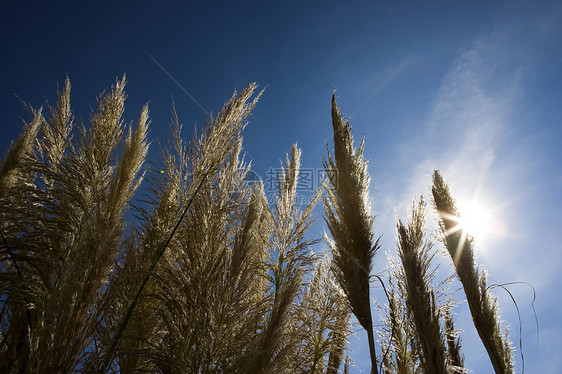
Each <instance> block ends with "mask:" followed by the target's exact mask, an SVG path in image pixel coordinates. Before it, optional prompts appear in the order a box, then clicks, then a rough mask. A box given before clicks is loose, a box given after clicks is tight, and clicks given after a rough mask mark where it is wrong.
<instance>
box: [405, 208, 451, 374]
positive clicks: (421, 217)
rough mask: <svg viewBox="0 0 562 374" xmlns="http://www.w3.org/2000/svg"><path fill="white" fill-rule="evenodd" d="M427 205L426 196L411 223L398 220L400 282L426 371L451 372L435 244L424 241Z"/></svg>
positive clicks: (422, 364) (414, 212)
mask: <svg viewBox="0 0 562 374" xmlns="http://www.w3.org/2000/svg"><path fill="white" fill-rule="evenodd" d="M425 215H426V207H425V202H424V201H423V199H420V200H419V202H418V203H417V204H415V203H414V206H413V207H412V212H411V215H410V218H409V220H408V223H407V225H405V224H404V223H402V221H401V220H400V219H398V220H397V223H396V229H397V231H398V256H399V257H400V260H401V263H402V266H401V269H400V277H399V278H398V282H400V284H401V285H402V287H403V289H404V294H405V296H406V300H405V302H406V307H407V310H408V314H409V316H410V318H411V319H412V320H413V322H414V325H415V329H414V331H415V335H416V342H417V343H418V344H419V349H420V350H421V352H422V354H421V355H420V357H421V367H422V368H423V371H424V372H426V373H447V366H446V352H445V344H444V342H443V338H442V336H441V326H440V322H439V320H440V313H439V311H438V309H437V306H436V303H435V292H434V290H433V289H432V287H431V283H432V278H433V274H431V272H430V269H429V268H430V264H431V259H432V257H433V255H432V254H431V243H428V242H425V243H424V233H425V230H424V222H425Z"/></svg>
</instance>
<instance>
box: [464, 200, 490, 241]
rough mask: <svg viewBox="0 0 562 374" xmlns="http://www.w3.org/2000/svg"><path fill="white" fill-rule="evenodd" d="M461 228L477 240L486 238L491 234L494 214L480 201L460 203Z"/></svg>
mask: <svg viewBox="0 0 562 374" xmlns="http://www.w3.org/2000/svg"><path fill="white" fill-rule="evenodd" d="M458 209H459V217H458V225H459V229H462V230H463V231H465V232H466V233H467V234H468V235H470V236H472V237H474V238H475V239H476V240H480V239H482V240H483V239H484V238H485V237H486V236H487V235H489V234H490V230H491V221H492V214H491V212H490V211H489V210H487V209H486V208H485V207H483V206H482V205H481V204H480V203H479V202H478V201H476V200H472V201H468V202H464V203H460V204H459V207H458Z"/></svg>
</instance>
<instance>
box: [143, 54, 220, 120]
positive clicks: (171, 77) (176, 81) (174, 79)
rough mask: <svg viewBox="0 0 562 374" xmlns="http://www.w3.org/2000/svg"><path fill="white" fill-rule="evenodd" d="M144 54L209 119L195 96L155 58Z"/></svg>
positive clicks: (207, 113)
mask: <svg viewBox="0 0 562 374" xmlns="http://www.w3.org/2000/svg"><path fill="white" fill-rule="evenodd" d="M145 53H146V55H147V56H148V58H150V59H151V60H152V62H154V64H155V65H156V66H158V68H160V70H162V72H163V73H164V74H166V76H167V77H168V78H170V80H171V81H172V82H174V84H175V85H176V86H178V88H179V89H180V90H181V91H182V92H183V93H184V94H186V95H187V97H189V98H190V99H191V101H193V103H194V104H195V105H197V107H198V108H199V109H201V111H202V112H203V113H205V114H206V115H207V117H210V116H211V114H210V113H209V111H208V110H207V109H206V108H205V107H204V106H203V105H202V104H201V103H200V102H199V100H197V99H196V98H195V96H193V95H192V94H191V93H190V92H189V91H188V90H187V89H186V88H185V87H184V86H183V85H182V84H181V83H180V82H178V80H177V79H176V78H175V77H174V76H173V75H172V74H171V73H170V72H169V71H168V70H167V69H166V68H165V67H164V66H163V65H162V64H161V63H160V62H159V61H158V60H157V59H156V58H154V56H152V55H151V54H150V53H148V52H146V51H145Z"/></svg>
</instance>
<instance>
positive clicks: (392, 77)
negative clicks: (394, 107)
mask: <svg viewBox="0 0 562 374" xmlns="http://www.w3.org/2000/svg"><path fill="white" fill-rule="evenodd" d="M412 58H413V56H410V57H408V58H407V59H406V60H404V62H403V63H402V64H401V65H400V66H398V68H396V69H395V70H394V71H393V72H392V73H391V74H390V75H389V76H388V77H387V78H386V79H385V80H384V82H382V83H381V84H380V85H379V86H378V87H376V88H375V89H374V91H373V92H371V94H370V95H369V96H367V98H366V99H365V100H363V102H362V103H361V105H359V106H358V107H357V109H355V111H354V112H353V113H352V114H351V115H350V116H349V117H353V116H354V115H355V114H357V113H358V112H359V111H360V110H361V109H363V107H364V106H365V105H367V103H368V102H369V101H371V100H372V99H373V97H375V96H376V95H377V94H378V93H379V92H381V90H382V89H383V88H384V87H385V86H386V85H387V84H388V83H390V81H392V80H393V79H394V78H395V77H396V76H397V75H398V73H400V71H401V70H402V69H403V68H404V66H406V65H408V64H409V63H410V61H412Z"/></svg>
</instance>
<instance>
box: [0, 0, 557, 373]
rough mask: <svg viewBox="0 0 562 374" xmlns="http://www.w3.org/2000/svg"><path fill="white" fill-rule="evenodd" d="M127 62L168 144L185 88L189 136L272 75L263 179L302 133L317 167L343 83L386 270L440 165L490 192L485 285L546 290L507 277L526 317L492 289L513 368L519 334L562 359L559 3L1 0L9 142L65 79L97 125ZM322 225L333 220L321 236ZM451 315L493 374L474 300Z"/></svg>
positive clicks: (249, 150) (480, 245) (4, 142)
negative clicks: (471, 308)
mask: <svg viewBox="0 0 562 374" xmlns="http://www.w3.org/2000/svg"><path fill="white" fill-rule="evenodd" d="M124 73H126V76H127V82H128V84H127V87H126V91H127V95H128V99H127V102H126V112H125V119H126V121H128V122H131V121H134V120H136V119H138V116H139V114H140V110H141V108H142V106H143V105H144V104H145V103H148V104H149V107H150V114H151V130H150V137H151V139H152V140H153V144H152V149H151V153H150V154H151V157H154V158H156V157H157V156H158V143H162V144H165V142H166V138H167V137H168V136H169V135H170V132H169V127H168V123H169V121H170V119H171V103H172V98H173V100H174V101H175V105H176V107H177V111H178V115H179V117H180V120H181V122H182V123H183V124H184V129H185V133H186V136H187V135H190V134H191V131H192V128H193V127H194V126H201V124H202V123H204V122H205V120H206V118H207V116H208V113H211V112H212V113H217V111H218V110H220V108H221V107H222V104H223V103H224V102H225V101H226V100H227V99H228V98H230V96H231V95H232V93H233V91H234V90H235V89H236V90H238V91H240V90H242V89H243V88H244V87H246V86H247V85H248V84H249V83H251V82H257V83H258V84H259V86H260V87H261V88H265V92H264V94H263V96H262V97H261V99H260V101H259V103H258V105H257V107H256V109H255V110H254V112H253V116H252V119H251V121H250V123H249V125H248V127H247V128H246V129H245V132H244V149H245V152H246V158H247V159H248V160H251V161H252V163H253V170H254V171H255V172H256V173H257V174H258V175H260V176H261V177H262V178H263V179H264V181H266V180H267V178H268V170H270V168H276V167H278V166H279V164H280V160H282V159H284V158H285V154H286V152H288V151H289V150H290V147H291V145H292V144H293V143H295V142H298V145H299V147H301V148H302V150H303V156H302V167H303V168H308V169H311V170H318V169H319V168H320V167H321V159H322V157H325V156H326V144H329V145H330V147H331V143H330V139H331V137H332V133H331V131H332V128H331V119H330V99H331V95H332V92H333V90H334V89H335V90H336V91H335V92H336V97H337V101H338V104H339V106H340V108H341V111H342V113H343V114H344V116H346V117H349V119H350V121H351V124H352V126H353V133H354V135H355V138H356V141H357V142H358V141H359V140H360V139H361V137H362V136H364V138H365V157H366V159H367V160H368V161H369V172H370V174H371V177H372V181H371V190H370V197H371V200H370V201H371V210H372V213H373V214H374V215H376V217H377V218H376V220H375V224H374V227H373V232H374V233H375V235H377V236H379V235H382V239H381V240H382V248H381V251H380V252H379V253H378V254H377V256H376V257H375V265H374V272H375V273H380V274H383V273H384V271H385V268H386V263H387V262H386V258H385V253H386V252H388V253H391V254H393V253H395V247H396V239H395V217H396V216H399V217H402V218H403V219H404V218H406V217H407V212H408V209H409V207H410V206H411V204H412V199H413V197H414V196H420V195H423V196H425V197H426V200H429V197H430V193H431V192H430V185H431V174H432V172H433V170H434V169H439V170H441V171H442V173H443V175H444V178H445V180H446V181H447V182H448V183H449V184H450V186H451V190H452V193H453V194H454V196H455V197H456V198H457V200H458V201H459V204H461V205H463V206H469V205H471V204H472V206H480V207H481V208H480V216H479V217H478V218H477V219H479V220H480V222H481V223H482V222H485V223H486V225H484V226H485V227H486V228H487V230H484V231H486V232H483V233H482V235H480V237H476V241H477V261H478V263H479V264H482V265H484V266H485V267H486V269H487V270H488V272H489V274H488V283H489V284H500V283H507V282H529V283H531V284H532V285H533V286H534V288H535V290H536V301H535V302H534V304H532V302H533V291H532V289H531V288H530V287H528V286H526V285H511V286H509V290H510V291H511V292H512V294H513V296H514V298H515V300H516V301H517V306H518V308H519V311H520V317H521V325H520V324H519V320H518V315H517V308H516V305H515V304H514V303H513V302H512V301H511V298H510V296H509V295H508V294H507V293H506V292H505V291H503V290H502V289H501V288H496V289H494V290H492V291H491V292H492V293H493V294H494V295H496V296H498V298H499V305H500V309H501V313H502V319H503V320H505V321H507V323H509V326H510V337H511V339H512V342H513V344H514V346H515V359H516V371H517V372H521V371H522V360H521V353H520V341H521V343H522V345H523V353H524V360H525V370H526V372H528V373H555V372H559V371H560V370H561V368H562V358H561V356H560V355H559V346H558V345H559V342H560V341H561V340H562V333H561V326H560V325H561V323H560V318H559V314H560V312H561V306H562V291H561V287H560V280H559V278H558V277H557V274H558V271H559V269H560V267H561V266H562V259H561V258H562V257H561V255H560V251H561V249H562V248H561V244H560V231H561V230H562V216H561V213H560V212H561V209H560V208H561V207H562V166H561V161H562V147H560V143H561V141H562V122H561V118H562V3H561V2H559V1H466V2H463V1H442V2H435V1H425V2H414V1H400V2H390V1H356V0H351V1H346V2H343V1H330V0H325V1H308V0H302V1H284V2H279V1H276V2H273V1H255V2H244V1H230V2H227V1H205V2H203V1H201V2H192V1H181V2H180V1H177V2H173V1H169V2H158V4H157V2H149V1H145V2H141V1H138V2H128V3H127V2H121V3H119V4H115V3H111V2H105V1H98V2H95V4H87V5H84V4H82V3H81V2H67V3H64V2H60V1H52V2H39V1H35V2H34V1H18V2H16V1H11V2H2V4H1V5H0V74H1V79H0V95H1V96H0V113H2V122H1V123H0V130H1V132H0V152H1V153H2V154H4V153H5V151H6V150H7V148H8V146H9V144H10V141H11V140H13V139H15V138H16V137H17V135H18V134H19V132H20V130H21V128H22V119H23V120H29V116H28V114H27V113H26V111H25V110H24V108H23V106H22V104H21V102H20V100H23V101H25V102H27V103H29V104H30V105H32V106H34V107H39V106H41V105H43V104H44V103H45V101H49V102H50V103H54V102H55V92H56V88H57V82H58V84H62V83H63V82H64V79H65V77H66V76H68V77H69V78H70V81H71V83H72V96H71V103H72V106H73V109H74V112H75V114H76V116H77V118H78V119H81V120H83V121H85V122H87V120H88V118H89V114H90V108H91V107H93V106H94V105H95V99H96V96H97V95H98V94H99V93H100V92H101V91H102V90H104V89H107V88H109V87H110V86H111V84H113V83H114V82H115V80H116V78H118V77H121V76H122V75H123V74H124ZM266 187H267V183H266ZM483 211H485V212H486V213H487V215H482V212H483ZM483 217H484V218H483ZM428 224H429V226H430V227H435V217H434V216H430V217H429V218H428ZM323 230H324V226H323V224H322V220H321V219H320V220H319V223H318V224H317V225H316V226H315V227H314V228H313V230H312V234H313V235H317V236H320V235H322V233H323ZM436 248H438V249H439V248H440V246H439V245H438V244H436ZM324 249H325V244H319V247H318V248H316V250H319V251H321V250H324ZM438 262H439V264H440V267H439V273H440V274H441V275H442V276H443V277H446V276H448V275H450V274H452V272H453V270H452V267H451V264H450V260H448V259H447V258H446V257H444V256H443V257H440V256H438ZM458 287H460V286H459V283H458V281H457V283H454V287H453V288H458ZM372 297H373V298H374V299H377V300H381V298H382V297H383V294H382V291H381V290H380V289H377V288H375V289H374V290H373V292H372ZM457 297H458V299H459V300H462V294H461V293H460V292H459V293H458V296H457ZM533 305H534V307H535V309H536V313H537V317H538V321H539V326H540V329H539V332H540V333H537V328H536V323H535V318H534V315H533V309H532V306H533ZM454 313H456V320H457V326H458V327H459V328H461V329H463V330H464V332H463V333H462V340H463V348H464V353H465V356H466V362H465V364H466V366H467V367H468V368H469V369H471V370H472V371H473V372H474V373H489V372H492V367H491V365H490V363H489V360H488V359H487V357H486V354H485V351H484V348H483V346H482V344H481V342H480V341H479V340H478V339H477V335H476V333H475V331H474V327H473V326H472V325H471V321H470V317H469V314H468V313H469V312H468V308H467V306H466V304H463V303H460V304H459V305H458V306H456V307H455V309H454ZM374 316H375V320H377V318H378V315H377V314H374ZM357 330H358V329H357ZM350 349H352V350H353V352H351V353H350V357H351V359H352V360H353V361H354V363H355V366H354V367H353V368H352V372H354V373H368V372H369V369H370V367H369V358H368V349H367V346H366V338H365V334H364V333H362V332H361V331H358V332H357V333H356V336H354V337H352V338H351V339H350ZM378 349H379V352H380V348H378Z"/></svg>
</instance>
